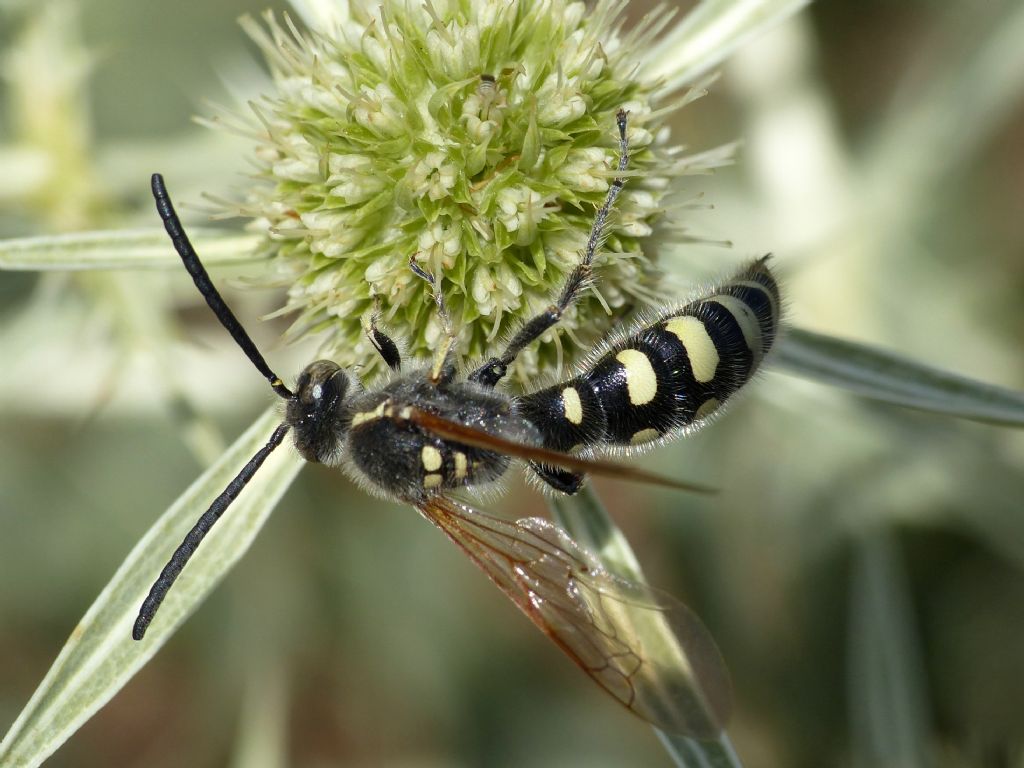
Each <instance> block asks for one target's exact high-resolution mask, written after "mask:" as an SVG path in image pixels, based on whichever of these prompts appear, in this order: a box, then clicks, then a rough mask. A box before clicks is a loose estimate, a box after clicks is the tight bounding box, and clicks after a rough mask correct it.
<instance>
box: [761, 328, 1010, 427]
mask: <svg viewBox="0 0 1024 768" xmlns="http://www.w3.org/2000/svg"><path fill="white" fill-rule="evenodd" d="M776 359H777V360H778V361H779V362H780V363H781V364H782V366H783V367H784V368H786V369H788V370H789V371H790V372H792V373H794V374H796V375H798V376H802V377H804V378H807V379H812V380H814V381H818V382H821V383H823V384H831V385H832V386H836V387H841V388H843V389H846V390H849V391H851V392H854V393H855V394H858V395H861V396H863V397H868V398H871V399H873V400H881V401H882V402H885V403H891V404H893V405H900V406H903V407H905V408H913V409H915V410H919V411H929V412H931V413H939V414H944V415H946V416H956V417H959V418H962V419H971V420H972V421H982V422H986V423H989V424H999V425H1002V426H1010V427H1022V426H1024V392H1018V391H1016V390H1012V389H1005V388H1003V387H997V386H994V385H992V384H985V383H983V382H980V381H975V380H973V379H969V378H967V377H966V376H960V375H958V374H955V373H949V372H948V371H942V370H939V369H938V368H932V367H930V366H927V365H922V364H921V363H915V362H914V361H913V360H908V359H907V358H905V357H903V356H901V355H899V354H897V353H895V352H889V351H887V350H883V349H878V348H877V347H869V346H867V345H865V344H859V343H857V342H853V341H846V340H844V339H837V338H835V337H832V336H824V335H822V334H818V333H812V332H811V331H803V330H798V329H791V330H790V331H789V332H787V334H786V335H785V337H784V338H783V339H782V343H780V344H779V352H778V356H777V358H776Z"/></svg>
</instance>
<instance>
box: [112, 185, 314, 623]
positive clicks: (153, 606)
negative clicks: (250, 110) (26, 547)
mask: <svg viewBox="0 0 1024 768" xmlns="http://www.w3.org/2000/svg"><path fill="white" fill-rule="evenodd" d="M152 187H153V199H154V200H155V201H156V210H157V212H158V213H159V214H160V218H161V219H162V220H163V222H164V228H165V229H166V230H167V234H168V235H170V237H171V242H172V243H174V248H175V250H177V252H178V255H179V256H181V261H182V263H183V264H184V265H185V269H187V270H188V273H189V274H190V275H192V280H193V281H194V282H195V284H196V288H198V289H199V292H200V293H201V294H203V298H204V299H206V303H207V304H209V305H210V309H212V310H213V313H214V314H215V315H216V316H217V319H218V320H220V322H221V325H223V326H224V327H225V328H227V330H228V333H230V334H231V337H232V338H233V339H234V340H235V343H237V344H238V346H240V347H241V348H242V351H243V352H245V355H246V357H248V358H249V360H251V361H252V364H253V365H255V366H256V369H257V370H258V371H259V372H260V373H262V374H263V376H264V377H265V378H266V379H267V381H269V382H270V386H271V387H273V389H274V391H275V392H276V393H277V394H278V395H280V396H281V397H283V398H285V399H289V400H290V399H292V398H294V397H295V395H294V394H292V391H291V390H290V389H288V387H286V386H285V385H284V382H282V381H281V379H280V377H279V376H278V375H277V374H276V373H274V372H273V371H272V370H270V366H269V365H267V361H266V360H264V359H263V355H261V354H260V351H259V350H258V349H256V344H254V343H253V340H252V339H251V338H249V334H248V333H246V332H245V329H244V328H243V327H242V324H241V323H240V322H238V318H236V317H235V315H234V313H233V312H232V311H231V310H230V309H229V308H228V305H227V304H226V303H225V302H224V299H223V298H221V295H220V294H219V293H218V292H217V289H216V288H214V287H213V282H212V281H211V280H210V275H209V274H208V273H207V272H206V268H205V267H204V266H203V264H202V262H200V261H199V255H198V254H197V253H196V250H195V248H193V247H192V243H191V242H190V241H189V239H188V235H186V234H185V230H184V228H183V227H182V226H181V220H180V219H179V218H178V214H177V213H175V211H174V206H173V205H172V204H171V198H170V196H169V195H168V194H167V187H166V186H164V177H163V176H161V175H160V174H159V173H154V174H153V180H152ZM287 433H288V425H287V424H281V425H280V426H279V427H278V428H277V429H275V430H274V432H273V434H272V435H271V436H270V439H269V440H267V444H266V445H264V446H263V447H262V448H260V449H259V450H258V451H257V452H256V455H255V456H253V457H252V458H251V459H249V462H248V463H247V464H246V465H245V466H244V467H242V470H241V472H239V473H238V474H237V475H236V476H235V478H234V479H233V480H232V481H231V482H230V483H228V487H227V488H225V489H224V491H223V492H222V493H221V494H220V496H218V497H217V498H216V499H214V500H213V503H212V504H211V505H210V508H209V509H207V510H206V512H204V513H203V516H202V517H200V518H199V521H198V522H197V523H196V524H195V525H194V526H193V527H192V530H191V531H189V532H188V535H187V536H186V537H185V539H184V541H182V542H181V545H180V546H179V547H178V548H177V549H176V550H174V554H173V555H171V559H170V561H169V562H168V563H167V565H165V566H164V569H163V570H162V571H161V572H160V575H159V576H158V577H157V580H156V581H155V582H154V584H153V586H152V588H151V589H150V590H149V595H147V596H146V599H145V600H144V601H143V603H142V607H141V608H140V609H139V616H138V618H137V619H136V620H135V626H134V627H132V637H133V638H134V639H136V640H141V639H142V638H143V637H145V635H146V630H147V629H149V625H150V622H152V621H153V617H154V616H155V615H156V612H157V610H159V608H160V605H161V604H162V603H163V601H164V598H165V597H166V596H167V591H168V590H169V589H170V588H171V586H172V585H173V584H174V582H175V580H176V579H177V578H178V575H179V574H180V573H181V571H182V569H183V568H184V567H185V565H186V563H188V561H189V559H190V558H191V557H192V555H193V554H194V553H195V551H196V549H197V548H198V547H199V545H200V544H201V543H202V541H203V539H204V538H205V537H206V534H208V533H209V532H210V529H211V528H213V525H214V523H216V522H217V521H218V520H219V519H220V517H221V515H223V514H224V511H225V510H226V509H227V508H228V507H229V506H231V503H232V502H233V501H234V500H235V499H236V498H238V494H240V493H241V492H242V489H243V488H245V486H246V485H247V484H248V483H249V481H250V480H252V478H253V475H255V474H256V472H257V471H258V470H259V468H260V467H261V466H263V462H264V461H266V460H267V457H268V456H269V455H270V454H271V453H272V452H273V450H274V449H275V448H277V446H279V445H280V444H281V441H282V440H284V436H285V435H286V434H287Z"/></svg>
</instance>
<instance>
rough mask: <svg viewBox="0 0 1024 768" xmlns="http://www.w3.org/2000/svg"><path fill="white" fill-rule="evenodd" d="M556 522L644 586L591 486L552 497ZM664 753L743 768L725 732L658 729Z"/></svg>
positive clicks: (689, 767)
mask: <svg viewBox="0 0 1024 768" xmlns="http://www.w3.org/2000/svg"><path fill="white" fill-rule="evenodd" d="M548 506H549V507H550V509H551V515H552V517H553V518H554V519H555V521H556V522H557V523H558V524H559V525H560V526H562V527H563V528H564V529H565V530H566V532H567V533H568V534H569V535H570V536H571V537H572V538H573V539H574V540H575V541H576V542H577V543H578V544H580V545H581V546H583V547H585V548H586V549H588V550H590V551H591V552H593V553H594V554H595V555H597V556H598V558H599V559H600V560H601V562H602V563H604V564H605V566H606V567H607V568H608V570H609V571H611V572H612V573H613V574H615V575H616V576H619V577H621V578H624V579H628V580H629V581H635V582H638V583H641V584H645V583H646V581H645V579H644V574H643V571H642V570H641V568H640V562H639V561H638V560H637V558H636V555H635V554H633V549H632V547H630V546H629V541H628V540H627V539H626V536H625V535H624V534H623V533H622V531H621V530H619V528H618V526H616V525H615V522H614V521H613V520H612V519H611V516H609V514H608V511H607V510H606V509H605V508H604V505H603V504H602V503H601V500H600V498H598V496H597V493H596V492H595V491H594V489H593V487H592V486H591V485H585V486H584V487H583V490H581V491H580V492H579V493H577V494H576V495H575V496H561V495H559V496H551V497H549V498H548ZM654 732H655V733H656V734H657V735H658V738H659V739H661V743H662V744H663V745H664V747H665V750H666V751H667V752H668V753H669V756H670V757H671V758H672V760H673V762H675V764H676V765H677V766H679V768H742V763H741V762H740V759H739V757H738V756H737V755H736V752H735V751H734V750H733V748H732V744H731V743H730V741H729V736H728V734H726V733H725V731H722V733H721V734H720V735H719V736H718V738H717V739H715V740H699V739H693V738H690V737H688V736H680V735H678V734H672V733H666V732H664V731H661V730H659V729H657V728H655V729H654Z"/></svg>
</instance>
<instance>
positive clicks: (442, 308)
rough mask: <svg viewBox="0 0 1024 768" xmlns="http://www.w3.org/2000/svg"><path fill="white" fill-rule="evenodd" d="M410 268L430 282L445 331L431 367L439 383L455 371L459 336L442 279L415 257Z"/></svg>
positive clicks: (431, 377) (433, 377)
mask: <svg viewBox="0 0 1024 768" xmlns="http://www.w3.org/2000/svg"><path fill="white" fill-rule="evenodd" d="M409 269H411V270H412V271H413V273H414V274H415V275H416V276H417V277H419V278H421V279H422V280H426V281H427V282H428V283H429V284H430V289H431V291H432V293H433V295H434V303H435V304H436V305H437V316H438V318H439V319H440V321H441V329H442V330H443V331H444V341H442V342H441V346H439V347H438V348H437V351H436V352H435V353H434V364H433V366H431V369H430V380H431V381H432V382H433V383H434V384H437V383H438V382H439V381H441V380H442V379H447V378H449V377H450V376H452V375H454V373H455V366H454V365H453V362H452V353H453V351H454V350H455V341H456V338H457V337H456V334H455V328H454V326H453V325H452V319H451V315H449V314H448V307H447V305H446V304H445V303H444V296H443V295H442V293H441V283H440V281H439V280H437V279H436V278H435V277H434V275H433V274H431V273H430V272H427V271H426V270H425V269H423V267H421V266H420V265H419V264H417V263H416V261H415V260H414V259H409Z"/></svg>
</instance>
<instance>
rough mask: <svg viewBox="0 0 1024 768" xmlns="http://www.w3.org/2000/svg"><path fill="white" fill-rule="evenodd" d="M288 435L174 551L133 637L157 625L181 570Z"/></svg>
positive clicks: (276, 438)
mask: <svg viewBox="0 0 1024 768" xmlns="http://www.w3.org/2000/svg"><path fill="white" fill-rule="evenodd" d="M287 433H288V425H287V424H282V425H281V426H279V427H278V428H277V429H275V430H274V433H273V434H272V435H271V436H270V439H269V440H268V441H267V444H266V445H265V446H263V447H262V448H260V449H259V451H257V452H256V455H255V456H253V457H252V458H251V459H249V463H248V464H246V465H245V466H244V467H242V471H241V472H239V473H238V474H237V475H236V476H235V479H234V480H232V481H231V482H230V483H228V487H227V488H225V489H224V491H223V492H222V493H221V495H220V496H218V497H217V498H216V499H214V500H213V504H211V505H210V508H209V509H208V510H206V512H204V513H203V516H202V517H200V518H199V522H197V523H196V524H195V526H194V527H193V528H192V530H191V531H189V532H188V535H187V536H186V537H185V540H184V541H182V542H181V545H180V546H179V547H178V548H177V549H176V550H174V554H173V555H171V559H170V561H169V562H168V563H167V565H165V566H164V569H163V570H162V571H160V576H159V577H157V580H156V582H155V583H154V584H153V587H152V588H151V589H150V590H149V595H147V597H146V599H145V600H144V601H143V603H142V608H140V609H139V617H138V618H137V619H136V620H135V626H134V627H132V637H133V638H134V639H136V640H141V639H142V638H143V637H145V635H146V630H147V629H149V624H150V622H151V621H153V616H155V615H156V612H157V610H158V609H159V608H160V604H161V603H163V601H164V598H165V597H166V596H167V591H168V590H169V589H170V588H171V585H173V584H174V581H175V579H177V578H178V574H180V573H181V569H182V568H184V567H185V564H186V563H187V562H188V561H189V558H191V557H192V555H193V554H194V553H195V551H196V549H197V548H198V547H199V544H200V543H201V542H202V540H203V538H204V537H205V536H206V534H208V533H209V532H210V529H211V528H213V524H214V523H216V522H217V521H218V520H219V519H220V516H221V515H222V514H224V510H226V509H227V508H228V507H229V506H231V502H233V501H234V500H235V499H236V498H238V494H239V493H241V492H242V489H243V488H245V486H246V484H248V482H249V481H250V480H252V477H253V475H255V474H256V472H257V470H259V468H260V467H261V466H262V465H263V462H264V461H266V459H267V456H269V455H270V454H271V452H272V451H273V450H274V449H275V448H277V446H279V445H280V444H281V441H282V440H284V436H285V435H286V434H287Z"/></svg>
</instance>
